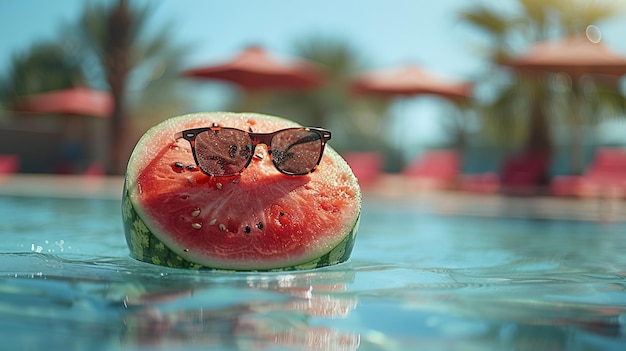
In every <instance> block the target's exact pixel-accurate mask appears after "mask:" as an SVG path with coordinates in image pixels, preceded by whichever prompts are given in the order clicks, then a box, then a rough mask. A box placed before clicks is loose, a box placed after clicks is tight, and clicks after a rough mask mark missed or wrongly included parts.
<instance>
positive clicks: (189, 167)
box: [186, 165, 196, 171]
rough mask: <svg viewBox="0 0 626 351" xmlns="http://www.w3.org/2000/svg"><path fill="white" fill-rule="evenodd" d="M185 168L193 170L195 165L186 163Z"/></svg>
mask: <svg viewBox="0 0 626 351" xmlns="http://www.w3.org/2000/svg"><path fill="white" fill-rule="evenodd" d="M186 168H187V169H188V170H190V171H193V170H194V169H196V165H188V166H187V167H186Z"/></svg>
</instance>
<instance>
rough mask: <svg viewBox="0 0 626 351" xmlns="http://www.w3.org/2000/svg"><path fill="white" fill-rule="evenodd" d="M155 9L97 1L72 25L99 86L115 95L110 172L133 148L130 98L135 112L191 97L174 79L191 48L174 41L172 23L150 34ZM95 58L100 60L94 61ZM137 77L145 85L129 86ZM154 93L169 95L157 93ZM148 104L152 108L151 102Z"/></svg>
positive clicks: (178, 103) (120, 1) (118, 167)
mask: <svg viewBox="0 0 626 351" xmlns="http://www.w3.org/2000/svg"><path fill="white" fill-rule="evenodd" d="M150 10H151V8H150V7H149V6H148V5H146V6H144V7H131V6H129V5H128V4H127V2H126V0H118V2H117V3H114V4H113V5H109V4H104V3H96V4H93V3H92V4H89V5H87V6H86V7H85V10H84V11H83V13H82V15H81V18H80V19H79V21H78V24H77V25H73V26H70V27H69V28H68V30H67V35H68V36H71V37H73V40H75V41H76V43H77V46H78V47H80V48H82V49H81V51H82V56H83V57H85V62H83V63H84V67H85V68H86V70H87V71H88V73H89V77H90V78H91V79H92V81H95V85H98V84H100V85H104V86H105V87H106V88H108V90H109V91H110V92H111V95H112V96H113V101H114V103H113V110H112V112H111V116H110V119H109V123H110V124H109V130H108V134H109V138H108V142H109V147H108V149H109V158H110V159H109V160H108V162H107V163H108V164H107V170H108V172H109V173H114V174H119V173H122V172H123V167H124V164H125V161H126V159H127V157H128V155H129V153H130V148H131V147H132V143H131V142H130V140H129V135H128V134H129V129H130V127H131V123H130V119H129V116H130V114H131V113H130V112H131V111H129V105H130V102H131V101H129V100H130V99H129V98H131V97H134V99H133V101H134V102H135V110H136V111H146V110H150V111H154V107H155V106H156V105H159V104H162V105H167V106H168V107H169V108H168V110H172V106H175V107H174V109H173V110H176V109H177V108H176V107H179V108H180V107H181V106H182V105H183V101H186V100H185V98H184V96H182V95H180V93H176V89H175V87H176V83H174V82H175V77H176V75H177V72H178V69H179V67H180V64H179V63H180V62H181V60H182V57H183V55H184V53H185V52H186V49H187V48H186V47H183V46H177V45H174V44H173V41H172V40H171V37H170V35H169V32H170V30H171V27H170V26H162V27H161V28H162V29H161V31H159V32H157V33H154V34H153V35H151V36H148V35H147V34H146V25H147V23H148V20H149V18H150V14H151V12H150ZM93 61H96V62H97V65H89V64H90V63H92V62H93ZM94 67H95V68H94ZM131 76H134V77H133V81H131V80H130V79H129V77H131ZM138 79H142V82H140V83H139V85H140V86H141V88H140V89H136V90H135V91H131V90H129V88H130V87H131V84H132V83H135V84H137V80H138ZM138 92H139V93H138ZM131 93H135V94H134V95H135V96H132V95H133V94H131ZM155 94H156V95H158V96H159V97H167V98H165V99H161V98H155ZM141 102H144V103H143V104H142V103H141ZM149 104H150V105H152V109H150V108H148V107H147V106H149ZM157 110H158V109H157ZM172 113H175V112H174V111H172ZM164 117H165V116H164Z"/></svg>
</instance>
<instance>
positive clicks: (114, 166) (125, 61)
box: [104, 0, 130, 174]
mask: <svg viewBox="0 0 626 351" xmlns="http://www.w3.org/2000/svg"><path fill="white" fill-rule="evenodd" d="M129 32H130V15H129V13H128V6H127V4H126V1H125V0H119V4H118V6H117V7H116V8H115V9H113V10H112V11H111V13H110V14H109V18H108V20H107V32H106V36H107V37H106V41H105V48H106V52H105V53H104V55H105V58H104V65H105V70H106V79H107V83H108V84H109V88H110V89H111V95H112V97H113V111H112V112H111V116H110V120H109V130H108V131H107V132H108V136H109V138H108V142H109V160H108V164H107V172H108V173H109V174H121V173H123V167H124V166H123V162H124V151H125V147H124V144H125V143H124V142H125V129H126V128H125V127H126V118H125V117H126V116H125V108H124V107H125V106H124V95H125V92H126V77H127V76H128V71H129V50H130V35H129V34H130V33H129Z"/></svg>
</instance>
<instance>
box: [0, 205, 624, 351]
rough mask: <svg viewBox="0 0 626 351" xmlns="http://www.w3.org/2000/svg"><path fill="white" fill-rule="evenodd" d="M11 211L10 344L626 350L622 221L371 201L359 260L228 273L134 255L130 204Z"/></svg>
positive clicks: (2, 280)
mask: <svg viewBox="0 0 626 351" xmlns="http://www.w3.org/2000/svg"><path fill="white" fill-rule="evenodd" d="M0 213H1V214H2V221H0V235H2V237H3V240H2V241H1V242H0V252H1V253H2V255H1V256H0V338H2V339H3V340H11V349H21V350H31V349H32V350H40V349H48V350H68V349H89V350H110V349H119V348H124V349H130V350H161V349H162V350H172V349H185V350H195V349H203V350H204V349H216V350H219V349H224V350H238V349H242V350H249V349H262V350H285V349H286V350H289V349H293V350H407V349H427V350H503V349H519V350H526V349H528V350H562V349H575V350H607V349H609V350H611V349H614V350H621V349H623V345H624V344H625V343H626V327H625V323H626V292H625V291H624V289H625V287H626V284H625V283H626V280H625V278H624V277H625V274H626V273H625V272H626V270H625V269H624V267H626V255H624V252H626V224H625V223H622V222H614V223H600V222H582V221H557V220H530V219H503V218H484V217H462V216H443V215H436V214H433V213H429V211H428V208H427V207H426V208H425V207H424V206H423V204H422V205H417V204H411V202H402V203H394V202H382V201H379V200H374V199H368V198H366V199H365V203H364V209H363V214H362V222H361V229H360V231H359V234H358V237H357V243H356V246H355V249H354V252H353V256H352V258H351V259H350V261H349V262H347V263H345V264H341V265H337V266H333V267H327V268H324V269H318V270H313V271H303V272H287V273H225V272H210V271H200V272H197V271H186V270H179V269H169V268H165V267H160V266H154V265H150V264H147V263H143V262H138V261H136V260H133V259H131V258H129V256H128V250H127V248H126V243H125V240H124V235H123V231H122V224H121V214H120V202H119V201H117V200H96V199H55V198H36V197H19V196H16V197H10V196H4V197H0ZM6 346H7V345H3V346H0V349H1V348H4V347H6Z"/></svg>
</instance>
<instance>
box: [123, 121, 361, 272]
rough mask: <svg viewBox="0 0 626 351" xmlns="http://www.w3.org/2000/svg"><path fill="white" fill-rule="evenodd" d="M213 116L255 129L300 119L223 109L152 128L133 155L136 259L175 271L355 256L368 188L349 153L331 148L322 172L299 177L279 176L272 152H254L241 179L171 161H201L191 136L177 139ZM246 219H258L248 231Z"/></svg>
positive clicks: (130, 235)
mask: <svg viewBox="0 0 626 351" xmlns="http://www.w3.org/2000/svg"><path fill="white" fill-rule="evenodd" d="M212 123H218V124H220V125H222V126H230V127H236V128H240V129H244V130H247V129H248V128H252V127H254V131H255V132H270V131H273V130H277V129H281V128H287V127H292V126H297V124H295V123H294V122H292V121H289V120H286V119H282V118H279V117H274V116H265V115H258V114H235V113H228V112H219V113H201V114H192V115H184V116H180V117H175V118H172V119H169V120H167V121H165V122H162V123H161V124H159V125H157V126H155V127H153V128H152V129H150V130H149V131H148V132H146V134H145V135H144V136H143V137H142V138H141V139H140V140H139V142H138V143H137V146H136V147H135V150H134V151H133V154H132V155H131V158H130V161H129V164H128V168H127V173H126V178H125V184H124V192H123V202H122V215H123V221H124V230H125V234H126V240H127V243H128V247H129V249H130V252H131V256H132V257H134V258H136V259H138V260H141V261H145V262H149V263H154V264H159V265H165V266H169V267H176V268H190V269H205V268H209V269H220V270H245V271H282V270H301V269H313V268H318V267H323V266H328V265H333V264H337V263H341V262H345V261H346V260H348V258H349V257H350V254H351V252H352V248H353V246H354V242H355V238H356V234H357V230H358V223H359V217H360V208H361V193H360V189H359V186H358V182H357V180H356V177H355V176H354V174H353V173H352V171H351V170H350V168H349V166H348V165H347V163H346V162H345V161H344V160H343V159H342V158H341V156H339V154H337V153H336V152H335V151H334V150H333V149H332V147H330V146H329V145H327V146H326V149H325V152H324V157H323V158H322V162H321V163H320V165H319V167H318V169H317V170H316V171H315V172H313V173H312V174H311V175H309V176H299V177H293V176H287V175H283V174H280V173H278V171H277V170H275V168H274V166H273V165H272V164H271V161H270V160H269V159H266V160H264V161H259V162H257V160H256V159H255V160H254V161H253V162H252V163H251V164H250V166H249V167H248V168H247V169H246V170H244V172H243V173H242V174H241V175H240V176H238V177H237V178H236V179H234V178H223V177H209V176H207V175H205V174H203V173H202V172H200V171H198V170H197V168H196V169H194V168H193V167H190V168H188V169H187V168H180V169H179V168H176V167H172V164H174V163H178V162H174V161H173V160H176V161H178V160H180V162H181V163H183V164H185V165H191V164H192V163H194V162H193V156H192V155H191V148H190V146H189V143H188V142H187V141H186V140H182V139H178V140H177V139H175V138H174V135H175V134H176V132H180V131H181V130H183V129H187V128H195V127H200V126H207V125H211V124H212ZM262 151H263V150H262ZM266 156H267V155H266ZM190 213H191V215H190ZM217 218H224V221H223V222H222V220H220V222H216V219H217ZM257 221H258V222H257ZM246 223H258V224H259V226H258V228H256V227H254V226H252V228H254V229H253V230H250V227H251V226H250V225H247V224H246ZM263 223H264V225H262V224H263ZM191 228H194V229H191ZM243 228H245V231H244V230H243Z"/></svg>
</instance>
